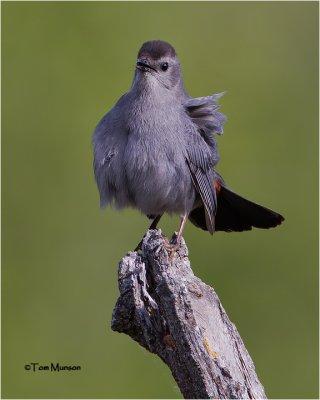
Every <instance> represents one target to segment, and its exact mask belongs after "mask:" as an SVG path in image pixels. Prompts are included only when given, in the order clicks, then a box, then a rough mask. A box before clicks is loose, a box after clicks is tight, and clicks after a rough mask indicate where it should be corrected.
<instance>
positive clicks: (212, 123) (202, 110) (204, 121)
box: [184, 92, 226, 163]
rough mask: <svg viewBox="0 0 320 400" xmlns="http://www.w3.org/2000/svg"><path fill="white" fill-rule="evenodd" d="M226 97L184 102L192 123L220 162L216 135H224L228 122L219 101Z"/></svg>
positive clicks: (197, 98) (189, 99)
mask: <svg viewBox="0 0 320 400" xmlns="http://www.w3.org/2000/svg"><path fill="white" fill-rule="evenodd" d="M223 95H224V92H223V93H216V94H213V95H212V96H206V97H196V98H188V99H187V100H186V101H185V102H184V107H185V110H186V112H187V114H188V115H189V117H190V118H191V120H192V122H193V123H194V124H195V125H196V126H197V128H198V131H199V133H200V134H201V136H202V137H203V139H204V140H205V141H206V143H207V144H208V145H209V146H210V148H211V149H212V152H213V156H214V157H216V158H217V160H216V163H217V162H218V160H219V157H218V154H217V150H216V142H215V138H214V136H213V135H214V134H218V135H222V134H223V125H224V123H225V122H226V116H225V115H224V114H222V113H221V112H220V111H219V109H220V105H219V104H218V100H219V99H220V97H222V96H223Z"/></svg>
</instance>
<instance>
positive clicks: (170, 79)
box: [136, 40, 181, 90]
mask: <svg viewBox="0 0 320 400" xmlns="http://www.w3.org/2000/svg"><path fill="white" fill-rule="evenodd" d="M136 79H138V80H139V81H140V82H145V83H147V82H149V83H151V84H153V85H160V86H162V87H165V88H166V89H168V90H171V89H174V88H175V87H177V85H178V84H179V83H180V80H181V74H180V63H179V60H178V57H177V55H176V51H175V49H174V48H173V47H172V46H171V45H170V44H169V43H167V42H163V41H162V40H152V41H150V42H145V43H144V44H143V45H142V47H141V49H140V50H139V53H138V59H137V63H136Z"/></svg>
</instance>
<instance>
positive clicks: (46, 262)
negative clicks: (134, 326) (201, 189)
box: [2, 2, 318, 398]
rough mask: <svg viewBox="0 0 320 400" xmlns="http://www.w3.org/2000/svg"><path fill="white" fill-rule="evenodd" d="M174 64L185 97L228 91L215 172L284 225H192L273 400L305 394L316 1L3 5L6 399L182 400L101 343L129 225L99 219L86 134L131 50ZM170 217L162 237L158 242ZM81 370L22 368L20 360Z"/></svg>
mask: <svg viewBox="0 0 320 400" xmlns="http://www.w3.org/2000/svg"><path fill="white" fill-rule="evenodd" d="M159 38H161V39H163V40H167V41H169V42H170V43H172V44H173V45H174V46H175V47H176V49H177V51H178V54H179V56H180V59H181V63H182V66H183V73H184V79H185V84H186V87H187V89H188V91H189V92H190V94H191V95H194V96H201V95H202V96H203V95H209V94H211V93H213V92H215V91H216V92H219V91H223V90H227V94H226V95H225V97H224V98H223V99H222V105H223V107H222V110H223V112H225V113H226V114H227V116H228V118H229V120H228V123H227V124H226V127H225V134H224V136H223V137H222V138H219V147H220V154H221V162H220V164H219V171H220V172H221V173H222V174H223V176H224V177H225V179H226V181H227V183H228V184H229V185H230V186H231V187H232V188H233V189H234V190H235V191H238V192H240V193H242V194H243V195H245V196H247V197H249V198H250V199H253V200H255V201H257V202H260V203H262V204H265V205H267V206H269V207H271V208H274V209H275V210H277V211H279V212H281V213H283V215H284V216H285V217H286V222H285V224H284V225H283V226H281V227H280V228H278V229H275V230H270V231H259V230H255V231H252V232H247V233H241V234H237V233H234V234H226V233H218V234H216V235H214V237H211V236H210V235H208V234H206V233H204V232H202V231H200V230H197V229H196V228H195V227H194V226H192V225H191V224H189V225H188V226H187V229H186V232H185V239H186V241H187V244H188V246H189V249H190V257H191V261H192V264H193V269H194V271H195V273H196V274H197V275H198V276H199V277H200V278H202V279H203V280H204V281H206V282H207V283H208V284H211V285H213V286H214V287H215V289H216V290H217V292H218V294H219V296H220V297H221V300H222V302H223V304H224V306H225V308H226V310H227V311H228V313H229V316H230V318H231V319H232V321H234V322H235V324H236V325H237V327H238V329H239V332H240V334H241V336H242V338H243V340H244V341H245V344H246V346H247V348H248V350H249V352H250V354H251V356H252V358H253V360H254V362H255V364H256V368H257V372H258V375H259V377H260V378H261V381H262V382H263V384H264V386H265V389H266V393H267V395H268V396H269V397H273V398H275V397H277V398H316V397H318V267H317V255H318V251H317V247H318V235H317V223H318V212H317V204H318V201H317V200H318V187H317V184H318V179H317V150H318V136H317V133H318V77H317V73H318V4H317V3H316V2H313V3H312V2H279V3H277V2H266V3H258V2H248V3H246V2H245V3H240V2H217V3H200V2H194V3H182V2H180V3H143V2H142V3H133V2H132V3H107V2H70V3H69V2H39V3H37V2H16V3H9V2H5V3H2V150H3V151H2V184H3V196H2V211H3V213H2V218H3V231H2V234H3V235H2V251H3V268H2V330H3V342H2V357H3V361H2V374H3V380H2V391H3V392H2V395H3V397H6V398H52V397H53V398H108V397H109V398H110V397H115V398H120V397H121V398H125V397H131V398H137V397H140V398H155V397H161V398H175V397H181V395H180V392H179V390H178V388H177V385H176V384H175V382H174V380H173V378H172V376H171V374H170V371H169V370H168V368H167V367H166V366H165V365H164V364H163V363H162V361H160V360H159V359H157V357H156V356H154V355H151V354H149V353H148V352H147V351H145V350H144V349H142V348H140V347H139V346H138V345H137V344H136V343H135V342H133V341H132V340H130V339H129V338H128V337H127V336H125V335H120V334H117V333H114V332H112V331H111V329H110V320H111V313H112V309H113V306H114V304H115V301H116V299H117V295H118V288H117V263H118V261H119V259H121V257H122V256H123V255H124V254H125V253H126V252H127V251H128V250H130V249H133V248H134V247H135V245H136V244H137V242H138V241H139V240H140V238H141V236H142V234H143V233H144V231H145V229H146V227H147V220H146V219H145V218H144V217H142V216H141V215H140V214H139V213H138V212H136V211H133V210H126V211H124V212H122V213H118V212H116V211H113V210H110V209H107V210H106V211H105V212H102V211H100V210H99V204H98V192H97V189H96V186H95V182H94V179H93V173H92V149H91V133H92V131H93V129H94V127H95V125H96V123H97V122H98V120H99V119H100V118H101V117H102V115H103V114H104V113H105V112H106V111H107V110H108V109H110V107H112V105H113V104H114V102H115V101H116V100H117V99H118V98H119V97H120V95H121V94H123V93H124V92H125V91H126V90H128V88H129V87H130V84H131V79H132V76H133V71H134V64H135V59H136V53H137V51H138V49H139V47H140V45H141V44H142V42H144V41H146V40H150V39H159ZM177 224H178V219H177V218H169V217H166V218H165V219H164V220H163V221H162V222H161V224H160V225H161V228H162V229H163V230H164V232H165V233H166V234H168V235H169V234H171V233H172V232H173V231H174V230H175V229H176V228H177ZM51 361H60V362H61V363H68V364H79V365H81V366H82V370H81V371H80V372H71V373H66V372H60V373H52V372H42V373H40V372H38V373H32V372H28V371H25V370H24V365H25V364H26V363H30V362H40V363H42V364H46V363H50V362H51Z"/></svg>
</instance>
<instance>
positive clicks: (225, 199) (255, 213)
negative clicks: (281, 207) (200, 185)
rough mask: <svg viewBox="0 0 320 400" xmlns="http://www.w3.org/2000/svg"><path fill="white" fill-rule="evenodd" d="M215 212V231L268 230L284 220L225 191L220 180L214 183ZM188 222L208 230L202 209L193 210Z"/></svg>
mask: <svg viewBox="0 0 320 400" xmlns="http://www.w3.org/2000/svg"><path fill="white" fill-rule="evenodd" d="M215 187H216V192H217V212H216V216H215V231H225V232H242V231H248V230H251V229H252V228H253V227H254V228H261V229H268V228H274V227H276V226H277V225H280V224H281V223H282V222H283V221H284V218H283V217H282V215H280V214H278V213H276V212H275V211H272V210H269V209H268V208H266V207H263V206H260V205H259V204H256V203H253V202H252V201H250V200H247V199H245V198H243V197H241V196H239V195H238V194H236V193H234V192H232V191H231V190H230V189H227V188H226V187H225V185H224V183H223V181H222V180H216V182H215ZM189 220H190V221H191V222H192V223H193V224H194V225H195V226H197V227H199V228H201V229H203V230H205V231H206V230H208V229H207V225H206V218H205V211H204V207H203V206H200V207H198V208H195V209H194V210H193V211H191V213H190V214H189Z"/></svg>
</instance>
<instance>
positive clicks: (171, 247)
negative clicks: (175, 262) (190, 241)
mask: <svg viewBox="0 0 320 400" xmlns="http://www.w3.org/2000/svg"><path fill="white" fill-rule="evenodd" d="M180 244H181V238H179V237H178V236H177V235H176V234H174V235H173V236H172V238H171V240H170V241H169V240H168V239H166V240H165V242H164V248H165V249H166V250H167V252H168V255H169V258H170V260H172V259H173V257H174V254H175V253H176V252H177V250H178V249H179V247H180Z"/></svg>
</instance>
